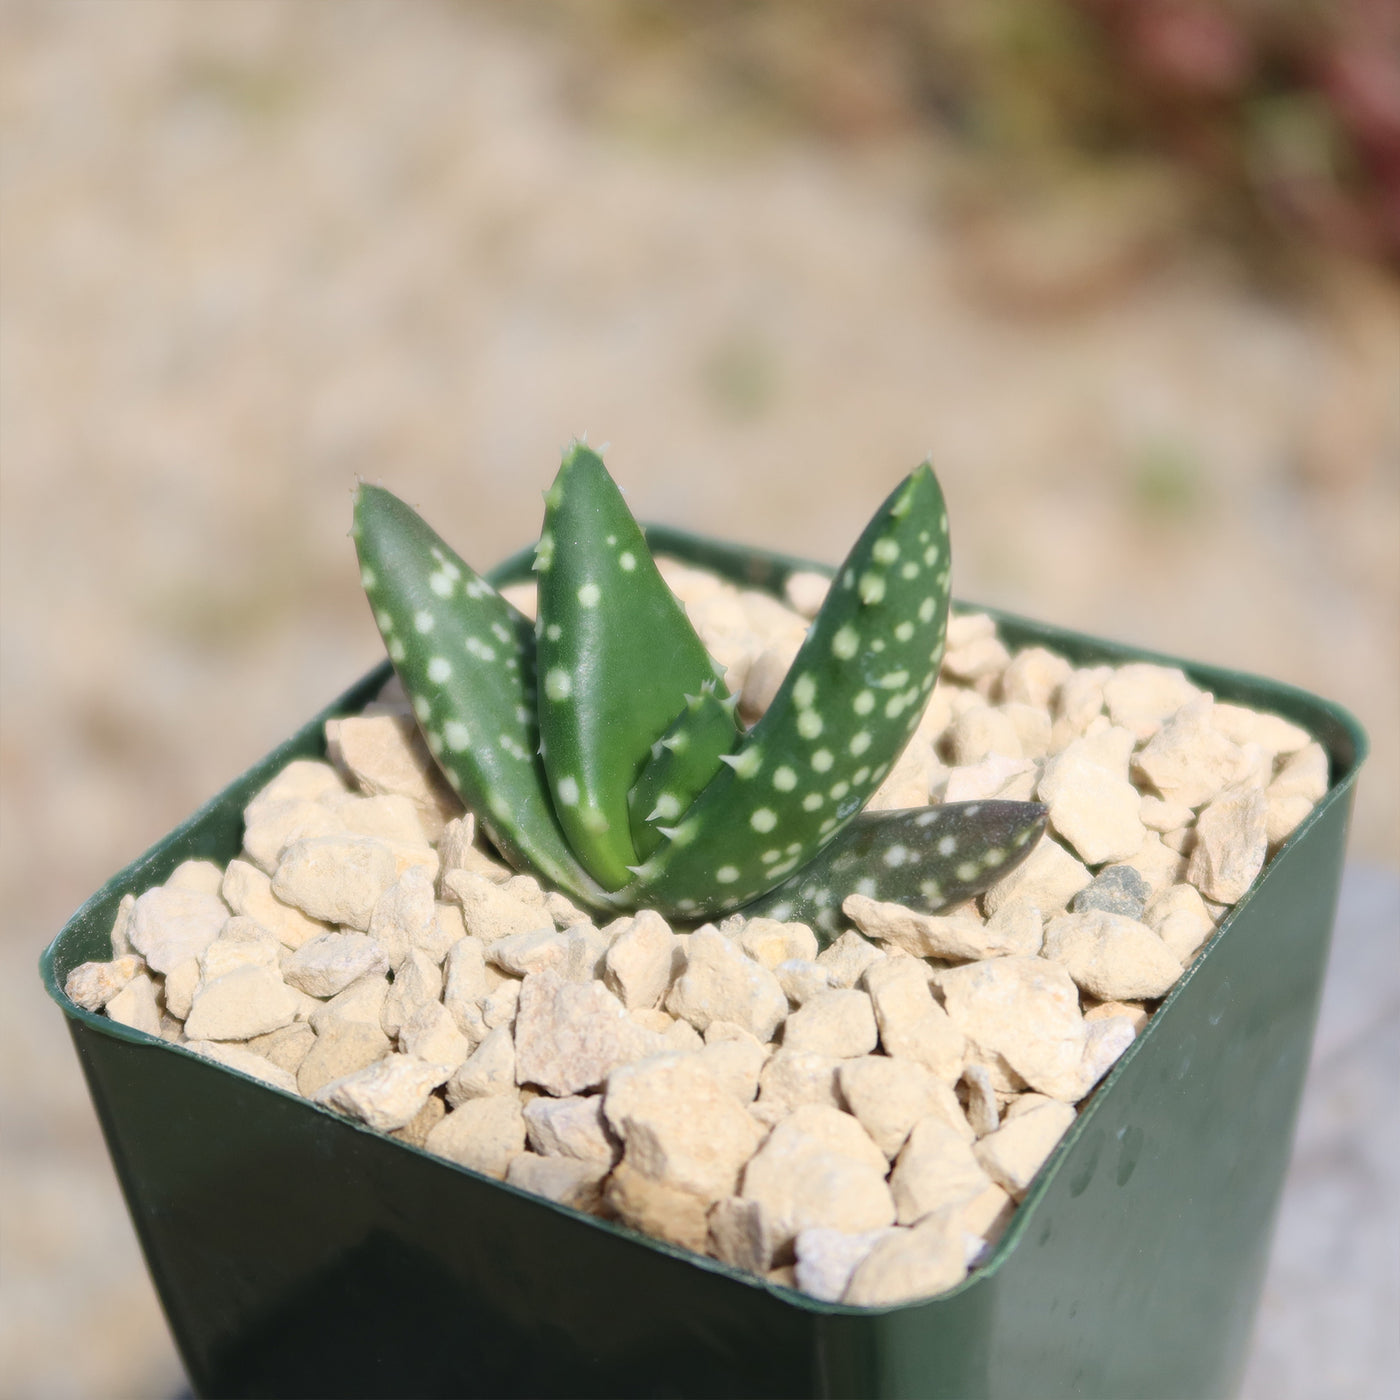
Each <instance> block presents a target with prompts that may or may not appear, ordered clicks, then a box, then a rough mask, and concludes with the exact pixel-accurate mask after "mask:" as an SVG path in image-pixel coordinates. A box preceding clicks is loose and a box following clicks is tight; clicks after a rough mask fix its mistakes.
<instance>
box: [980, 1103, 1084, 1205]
mask: <svg viewBox="0 0 1400 1400" xmlns="http://www.w3.org/2000/svg"><path fill="white" fill-rule="evenodd" d="M1074 1118H1075V1113H1074V1109H1073V1108H1071V1107H1070V1105H1069V1104H1066V1103H1045V1104H1042V1105H1039V1106H1037V1107H1035V1108H1034V1109H1032V1110H1030V1111H1029V1112H1024V1113H1020V1114H1017V1115H1016V1116H1014V1117H1010V1116H1009V1117H1008V1121H1007V1122H1006V1123H1005V1124H1004V1125H1003V1126H1002V1127H1000V1128H998V1129H997V1131H996V1132H994V1133H989V1134H988V1135H987V1136H986V1137H984V1138H982V1139H980V1140H979V1141H978V1143H977V1145H976V1147H975V1148H974V1149H973V1151H974V1152H975V1153H976V1154H977V1160H978V1161H979V1162H980V1163H981V1164H982V1167H983V1168H984V1169H985V1170H986V1172H987V1175H988V1176H990V1177H991V1178H992V1179H993V1180H994V1181H995V1182H996V1183H997V1184H998V1185H999V1186H1001V1187H1002V1188H1003V1189H1004V1190H1005V1191H1007V1192H1008V1193H1009V1194H1010V1195H1011V1197H1012V1199H1013V1200H1017V1201H1019V1200H1021V1199H1023V1198H1024V1196H1025V1194H1026V1192H1027V1191H1028V1190H1029V1189H1030V1185H1031V1182H1032V1181H1034V1180H1035V1175H1036V1173H1037V1172H1038V1171H1039V1170H1040V1169H1041V1167H1042V1166H1044V1165H1045V1162H1046V1159H1047V1158H1048V1157H1049V1156H1050V1154H1051V1153H1052V1152H1053V1151H1054V1150H1055V1147H1056V1145H1057V1144H1058V1143H1059V1141H1060V1139H1061V1138H1062V1137H1063V1136H1064V1135H1065V1133H1066V1132H1067V1131H1068V1130H1069V1126H1070V1124H1071V1123H1073V1122H1074Z"/></svg>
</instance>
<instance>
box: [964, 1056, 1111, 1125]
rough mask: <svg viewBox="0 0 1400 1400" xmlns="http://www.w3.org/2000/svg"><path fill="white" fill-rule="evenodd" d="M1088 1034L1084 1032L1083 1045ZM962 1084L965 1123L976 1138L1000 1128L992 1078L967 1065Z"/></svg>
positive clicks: (976, 1066) (980, 1068)
mask: <svg viewBox="0 0 1400 1400" xmlns="http://www.w3.org/2000/svg"><path fill="white" fill-rule="evenodd" d="M1088 1036H1089V1032H1088V1031H1087V1030H1086V1031H1085V1043H1086V1053H1087V1042H1088ZM962 1082H963V1085H964V1087H965V1088H966V1091H967V1111H966V1112H967V1122H968V1125H969V1127H971V1129H972V1131H973V1133H974V1134H975V1135H976V1136H977V1137H986V1136H987V1134H988V1133H994V1132H996V1130H997V1129H998V1128H999V1127H1000V1126H1001V1112H1000V1107H999V1105H998V1103H997V1094H996V1088H995V1086H994V1085H993V1084H992V1076H991V1074H990V1072H989V1071H988V1069H987V1067H986V1066H985V1065H982V1064H969V1065H968V1067H967V1068H966V1069H965V1070H963V1076H962Z"/></svg>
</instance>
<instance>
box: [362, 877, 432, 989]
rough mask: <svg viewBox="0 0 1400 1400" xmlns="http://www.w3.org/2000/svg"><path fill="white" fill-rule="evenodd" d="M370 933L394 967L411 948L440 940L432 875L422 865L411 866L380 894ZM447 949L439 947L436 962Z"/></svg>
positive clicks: (395, 967) (371, 916)
mask: <svg viewBox="0 0 1400 1400" xmlns="http://www.w3.org/2000/svg"><path fill="white" fill-rule="evenodd" d="M369 936H370V937H371V938H372V939H374V940H375V942H376V943H378V944H379V946H380V947H381V948H383V950H384V956H385V957H386V958H387V959H388V962H389V966H390V967H391V968H393V969H397V968H398V966H399V964H400V963H401V962H403V960H404V959H405V958H406V957H407V956H408V954H409V950H410V949H412V948H418V949H420V950H423V951H427V950H428V949H429V948H432V949H433V951H436V950H437V946H438V945H439V943H440V940H439V938H438V912H437V901H436V898H435V896H434V894H433V881H432V878H431V877H430V875H429V874H428V871H427V869H426V868H425V867H423V866H421V865H413V866H410V867H409V868H408V869H407V870H405V871H404V872H403V874H402V875H400V876H399V878H398V879H397V880H395V881H394V883H393V884H392V885H390V886H389V888H388V889H386V890H385V891H384V893H383V894H381V895H380V896H379V899H378V900H377V901H376V903H375V906H374V912H373V914H371V915H370V921H369ZM446 951H447V950H446V949H445V948H443V949H442V952H441V953H440V954H439V956H438V959H437V960H438V961H439V962H441V961H442V956H443V955H445V954H446ZM431 955H432V954H431V953H429V956H431Z"/></svg>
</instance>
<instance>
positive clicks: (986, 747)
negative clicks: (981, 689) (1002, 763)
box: [944, 705, 1050, 766]
mask: <svg viewBox="0 0 1400 1400" xmlns="http://www.w3.org/2000/svg"><path fill="white" fill-rule="evenodd" d="M1045 730H1046V735H1045V737H1046V742H1047V743H1048V742H1049V738H1050V732H1049V731H1050V720H1049V716H1048V715H1047V716H1046V717H1045ZM944 743H945V745H946V751H947V755H948V758H949V761H950V762H952V763H954V764H957V765H959V766H962V765H968V764H973V763H980V762H981V761H982V760H983V759H984V758H986V757H988V756H989V755H990V754H1000V755H1001V756H1002V757H1004V758H1024V757H1025V754H1023V753H1022V751H1021V736H1020V733H1019V732H1018V731H1017V729H1016V724H1015V722H1014V720H1013V719H1012V718H1011V716H1010V715H1008V714H1005V713H1003V712H1002V711H1001V710H1000V709H997V708H994V707H993V706H991V705H981V706H978V707H977V708H976V709H970V710H966V711H964V712H963V713H962V714H961V715H959V716H958V718H957V719H955V720H954V721H953V722H952V723H951V724H950V725H949V726H948V732H947V736H946V738H945V740H944Z"/></svg>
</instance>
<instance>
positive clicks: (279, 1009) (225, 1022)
mask: <svg viewBox="0 0 1400 1400" xmlns="http://www.w3.org/2000/svg"><path fill="white" fill-rule="evenodd" d="M211 946H212V945H211ZM296 1013H297V999H296V997H295V996H294V995H293V994H292V992H291V989H290V988H289V987H288V986H287V985H286V983H284V982H283V981H282V978H281V977H280V976H279V975H278V973H277V972H276V971H275V970H274V969H272V968H269V967H265V966H257V965H253V964H249V965H246V966H243V967H235V968H233V969H232V970H230V971H228V972H225V973H224V975H223V976H222V977H215V978H214V979H213V980H212V981H206V982H203V983H202V984H201V986H200V988H199V990H198V991H196V992H195V994H194V1001H193V1004H192V1005H191V1007H190V1013H189V1015H188V1016H187V1017H186V1018H185V1034H186V1035H188V1036H189V1038H190V1039H191V1040H251V1039H252V1038H253V1037H254V1036H255V1035H266V1034H267V1033H268V1032H269V1031H275V1030H277V1029H278V1028H279V1027H281V1026H286V1025H290V1024H291V1022H292V1021H293V1020H294V1019H295V1018H296Z"/></svg>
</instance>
